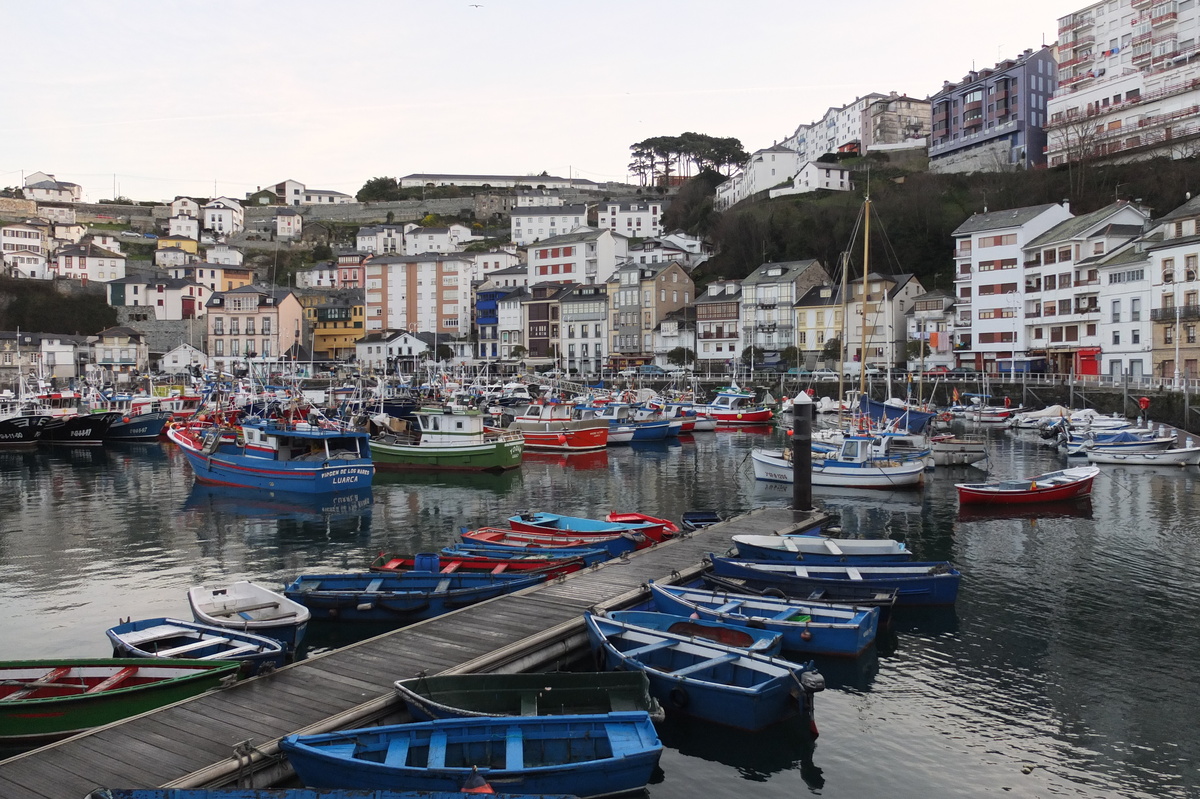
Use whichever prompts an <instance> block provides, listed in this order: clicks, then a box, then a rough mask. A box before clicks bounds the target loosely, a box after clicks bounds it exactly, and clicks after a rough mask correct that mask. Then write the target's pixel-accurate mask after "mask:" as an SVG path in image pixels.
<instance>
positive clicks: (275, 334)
mask: <svg viewBox="0 0 1200 799" xmlns="http://www.w3.org/2000/svg"><path fill="white" fill-rule="evenodd" d="M207 320H208V347H209V350H208V354H209V356H210V357H211V358H212V361H213V366H214V368H217V369H222V370H224V371H228V372H233V370H234V368H235V367H237V366H238V365H239V364H244V363H245V361H247V360H249V359H250V358H277V357H279V356H281V355H282V354H284V353H285V352H287V351H288V350H289V349H291V348H293V347H296V346H298V345H300V344H302V343H303V342H302V341H301V339H300V335H301V331H302V329H303V322H304V309H303V308H301V306H300V301H299V300H297V299H296V295H295V294H293V293H292V292H291V291H289V290H288V289H281V288H275V287H271V288H268V287H264V286H253V285H251V286H242V287H241V288H236V289H233V290H232V291H217V292H214V293H213V294H211V295H210V296H209V298H208V302H207Z"/></svg>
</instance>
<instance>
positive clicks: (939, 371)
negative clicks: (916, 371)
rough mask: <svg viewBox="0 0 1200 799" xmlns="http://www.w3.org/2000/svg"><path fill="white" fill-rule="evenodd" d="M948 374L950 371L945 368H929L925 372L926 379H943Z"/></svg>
mask: <svg viewBox="0 0 1200 799" xmlns="http://www.w3.org/2000/svg"><path fill="white" fill-rule="evenodd" d="M948 374H950V369H949V368H948V367H945V366H931V367H929V368H928V369H926V370H925V376H926V377H945V376H946V375H948Z"/></svg>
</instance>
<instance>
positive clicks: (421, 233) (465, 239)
mask: <svg viewBox="0 0 1200 799" xmlns="http://www.w3.org/2000/svg"><path fill="white" fill-rule="evenodd" d="M478 238H479V236H476V235H475V234H474V233H472V232H471V229H470V228H469V227H467V226H466V225H460V224H458V223H455V224H452V225H449V226H447V227H421V226H420V225H413V224H410V225H405V226H404V254H405V255H420V254H421V253H426V252H442V253H448V252H460V251H461V250H462V248H463V247H465V246H466V245H467V244H468V243H470V242H472V241H475V240H476V239H478Z"/></svg>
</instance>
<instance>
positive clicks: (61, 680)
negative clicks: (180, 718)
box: [0, 658, 238, 745]
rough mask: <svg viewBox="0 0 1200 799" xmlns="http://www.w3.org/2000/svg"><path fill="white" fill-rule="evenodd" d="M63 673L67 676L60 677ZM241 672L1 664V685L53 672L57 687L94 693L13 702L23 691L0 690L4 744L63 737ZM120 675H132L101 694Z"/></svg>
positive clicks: (95, 663)
mask: <svg viewBox="0 0 1200 799" xmlns="http://www.w3.org/2000/svg"><path fill="white" fill-rule="evenodd" d="M62 669H67V670H68V671H67V673H65V674H59V673H58V672H59V671H60V670H62ZM237 670H238V665H237V664H236V663H227V662H220V663H199V662H197V661H194V660H190V661H189V660H153V661H148V660H145V659H141V658H132V659H91V660H62V661H32V660H30V661H7V662H0V682H5V683H7V682H9V681H11V680H28V679H30V678H34V679H36V678H38V677H43V678H44V677H46V676H50V675H51V674H54V675H56V676H54V683H53V685H55V686H57V685H64V686H65V685H69V684H71V683H76V682H78V683H79V684H80V686H82V685H88V686H89V687H90V688H91V689H92V691H91V692H90V693H85V692H84V691H83V690H81V689H74V690H71V689H68V688H65V687H64V688H58V687H47V688H44V689H40V690H39V691H37V692H34V693H32V694H30V695H29V696H28V697H27V698H21V699H14V698H13V696H14V694H17V693H18V692H20V691H21V690H23V689H22V688H20V687H16V686H13V685H4V686H3V687H0V741H3V742H5V743H14V744H21V745H25V744H34V743H39V742H45V741H52V740H56V739H58V738H64V737H66V736H68V735H74V734H75V733H78V732H82V731H84V730H87V729H91V728H92V727H98V726H100V725H103V724H110V723H112V722H114V721H120V720H121V719H124V718H128V717H130V716H135V715H137V714H139V713H145V712H146V711H148V710H154V709H155V708H159V707H162V706H163V705H169V704H172V703H174V702H179V701H181V700H184V699H188V698H191V697H193V696H196V695H197V694H201V693H203V692H204V691H207V690H209V689H210V688H215V687H217V686H218V685H219V684H220V682H221V680H223V679H224V678H226V677H232V676H234V675H236V674H237ZM122 673H124V674H126V675H129V676H128V677H127V681H126V682H124V683H120V684H116V685H114V686H113V687H111V688H109V689H103V688H101V689H100V690H97V686H102V685H103V684H104V682H105V681H106V680H112V679H114V677H116V676H118V675H121V674H122ZM47 682H49V681H47Z"/></svg>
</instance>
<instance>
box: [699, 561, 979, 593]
mask: <svg viewBox="0 0 1200 799" xmlns="http://www.w3.org/2000/svg"><path fill="white" fill-rule="evenodd" d="M709 560H710V561H711V562H712V569H713V572H714V573H715V574H716V575H717V576H718V577H736V578H739V579H743V580H747V581H749V582H751V583H752V584H756V585H760V586H763V587H774V588H778V589H779V590H782V591H783V592H784V593H785V594H788V595H789V596H804V595H805V594H806V593H810V592H817V591H820V590H828V591H831V592H833V591H839V590H844V589H846V588H851V589H867V590H875V591H878V590H882V591H895V592H896V604H897V605H953V604H954V602H955V600H956V599H957V598H958V584H959V580H960V578H961V576H962V575H961V574H959V572H958V570H957V569H954V568H952V567H950V566H949V565H948V564H945V563H941V562H937V563H924V562H918V561H912V562H908V563H891V564H879V565H877V566H863V565H856V566H849V565H846V566H834V565H810V566H792V565H791V564H784V563H779V562H778V561H747V560H735V559H732V558H722V557H716V556H709Z"/></svg>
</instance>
